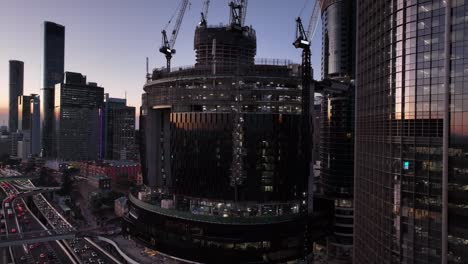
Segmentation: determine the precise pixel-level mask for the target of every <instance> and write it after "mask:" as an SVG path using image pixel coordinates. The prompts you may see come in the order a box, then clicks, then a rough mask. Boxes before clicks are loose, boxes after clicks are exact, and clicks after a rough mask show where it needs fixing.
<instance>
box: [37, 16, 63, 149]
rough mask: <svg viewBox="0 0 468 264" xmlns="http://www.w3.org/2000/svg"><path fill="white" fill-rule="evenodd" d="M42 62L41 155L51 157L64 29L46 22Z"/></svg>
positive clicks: (60, 76) (61, 67)
mask: <svg viewBox="0 0 468 264" xmlns="http://www.w3.org/2000/svg"><path fill="white" fill-rule="evenodd" d="M42 29H43V36H44V40H43V41H44V42H43V62H42V100H41V102H42V105H41V113H42V114H41V119H42V154H43V156H44V157H51V156H52V155H54V152H53V133H54V86H55V84H57V83H60V82H62V80H63V73H64V60H65V27H64V26H62V25H59V24H55V23H53V22H49V21H46V22H44V24H43V28H42Z"/></svg>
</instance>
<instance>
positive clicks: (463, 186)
mask: <svg viewBox="0 0 468 264" xmlns="http://www.w3.org/2000/svg"><path fill="white" fill-rule="evenodd" d="M446 3H447V1H442V0H440V1H439V0H434V1H415V0H408V1H401V0H393V1H387V0H385V1H384V0H381V1H358V8H357V18H358V19H357V20H358V22H357V28H358V33H357V45H358V47H357V89H356V91H357V96H356V115H357V118H356V157H355V158H356V160H355V166H356V183H355V190H356V192H355V250H354V261H355V263H379V262H382V263H443V261H444V258H446V257H447V258H448V260H447V262H448V263H467V262H468V255H467V251H466V248H467V246H468V226H467V224H466V223H467V215H468V214H467V212H468V206H467V201H468V199H467V197H468V196H467V192H468V191H467V190H468V181H467V179H468V176H467V175H466V173H464V171H466V167H467V165H466V164H468V163H467V161H466V155H465V153H466V151H465V149H466V148H467V145H468V138H467V137H466V133H465V130H464V127H465V125H467V124H468V119H466V120H465V118H464V115H465V114H464V110H463V109H464V101H466V100H465V98H464V94H465V93H468V92H467V91H468V89H466V88H467V87H466V85H465V83H466V82H467V81H468V79H467V77H465V76H466V75H467V74H466V73H467V68H468V63H467V61H466V57H465V56H468V51H467V49H466V47H468V43H467V42H466V37H464V36H466V34H467V33H468V32H467V30H466V29H467V20H466V12H467V10H468V3H466V4H465V1H449V3H451V7H449V10H450V11H451V12H449V13H447V12H446V9H447V7H446ZM446 19H447V20H446ZM445 21H451V25H448V26H447V25H446V24H445ZM446 26H447V27H446ZM447 28H448V30H446V29H447ZM447 44H449V45H447ZM446 63H448V64H446ZM445 65H449V67H450V76H446V67H445ZM445 96H449V98H450V100H449V101H450V104H445V101H444V99H445ZM447 113H448V115H447V116H448V117H449V118H448V119H446V120H445V121H446V123H445V124H448V130H447V131H448V133H447V132H444V118H445V116H446V114H447ZM465 121H466V122H465ZM444 140H447V141H446V142H448V146H447V145H445V146H446V147H445V148H444ZM445 158H448V164H447V165H448V166H447V167H445V168H444V165H443V164H444V163H443V162H444V159H445ZM444 169H448V174H446V173H445V172H444ZM444 175H445V176H444ZM444 177H446V178H448V185H446V184H444V181H443V178H444ZM447 189H448V201H446V200H444V196H443V191H444V190H447ZM447 207H448V223H445V221H444V219H445V217H444V216H446V214H445V213H444V208H447ZM446 227H448V232H447V231H445V230H446V229H445V228H446ZM446 240H448V242H447V244H448V250H447V251H446V250H445V247H444V244H445V241H446Z"/></svg>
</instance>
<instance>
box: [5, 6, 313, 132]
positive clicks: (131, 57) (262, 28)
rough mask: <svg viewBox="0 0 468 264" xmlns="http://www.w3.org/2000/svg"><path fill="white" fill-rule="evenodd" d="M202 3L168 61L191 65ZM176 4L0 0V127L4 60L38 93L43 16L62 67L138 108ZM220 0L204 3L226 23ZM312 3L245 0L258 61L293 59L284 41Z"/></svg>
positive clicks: (212, 18)
mask: <svg viewBox="0 0 468 264" xmlns="http://www.w3.org/2000/svg"><path fill="white" fill-rule="evenodd" d="M202 2H203V1H202V0H191V6H190V9H188V10H187V13H186V15H185V18H184V21H183V23H182V27H181V30H180V32H179V36H178V38H177V42H176V45H175V48H176V50H177V54H176V55H175V56H174V58H173V59H172V65H173V66H183V65H191V64H193V63H194V60H195V57H194V51H193V35H194V30H195V26H196V25H197V23H198V22H199V19H200V12H201V8H202ZM178 3H179V0H177V1H175V0H174V1H172V0H171V1H167V0H166V1H163V0H137V1H135V0H112V1H110V0H100V1H98V0H79V1H76V0H40V1H38V0H1V1H0V34H1V36H2V37H1V38H0V125H3V124H7V123H8V122H7V118H8V113H7V112H8V61H9V60H21V61H24V64H25V66H24V67H25V69H24V71H25V74H24V77H25V82H24V83H25V84H24V85H25V87H24V93H25V94H30V93H40V83H41V58H42V51H41V40H42V36H41V24H42V22H43V21H46V20H47V21H52V22H55V23H58V24H62V25H64V26H65V31H66V32H65V70H66V71H74V72H80V73H83V74H84V75H86V76H87V78H88V81H92V82H97V83H98V84H99V85H100V86H103V87H104V89H105V92H106V93H109V94H110V96H111V97H122V98H123V97H124V96H125V92H127V98H128V104H129V105H132V106H136V107H139V106H140V105H141V94H142V92H143V90H142V87H143V84H144V82H145V73H146V69H145V68H146V64H145V63H146V62H145V60H146V57H149V58H150V68H154V67H161V66H163V65H165V59H164V57H163V55H162V54H160V53H159V51H158V48H159V46H160V45H161V33H160V32H161V30H162V29H163V27H164V26H165V25H166V23H167V21H168V20H169V18H170V17H171V15H172V14H173V13H174V11H175V9H176V8H177V6H178ZM227 3H228V1H227V0H211V4H210V10H209V14H208V24H215V25H217V24H220V23H223V24H225V23H227V22H228V19H229V8H228V6H227ZM304 6H305V9H303V7H304ZM312 7H313V1H311V0H253V1H249V7H248V11H247V19H246V23H247V24H248V25H252V26H253V27H254V29H255V30H256V32H257V58H280V59H290V60H292V61H294V62H298V63H299V62H300V61H301V59H300V55H301V53H300V50H296V49H294V47H293V46H292V44H291V43H292V41H293V40H294V35H295V18H296V17H297V16H298V15H299V14H300V12H301V10H304V11H303V12H302V17H303V20H305V21H306V24H307V23H308V21H309V17H310V14H311V13H312ZM319 27H320V25H319ZM171 28H172V27H171V26H170V27H169V29H171ZM320 32H321V30H320V28H318V30H317V33H316V36H315V38H314V42H313V46H312V49H313V52H312V57H313V58H312V62H313V68H314V71H315V78H319V77H320V54H321V51H320V47H321V44H320V42H321V37H320V35H321V34H320Z"/></svg>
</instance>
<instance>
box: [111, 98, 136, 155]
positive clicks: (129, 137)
mask: <svg viewBox="0 0 468 264" xmlns="http://www.w3.org/2000/svg"><path fill="white" fill-rule="evenodd" d="M103 119H104V122H103V123H104V133H103V155H104V157H103V158H104V159H112V160H119V159H135V158H136V156H137V149H136V143H135V107H130V106H127V100H126V99H120V98H110V97H109V94H105V101H104V116H103Z"/></svg>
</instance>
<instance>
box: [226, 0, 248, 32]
mask: <svg viewBox="0 0 468 264" xmlns="http://www.w3.org/2000/svg"><path fill="white" fill-rule="evenodd" d="M247 5H248V0H235V1H231V2H229V7H230V9H231V13H230V18H229V24H230V28H231V29H235V30H238V31H242V28H243V27H244V23H245V17H246V15H247Z"/></svg>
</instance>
